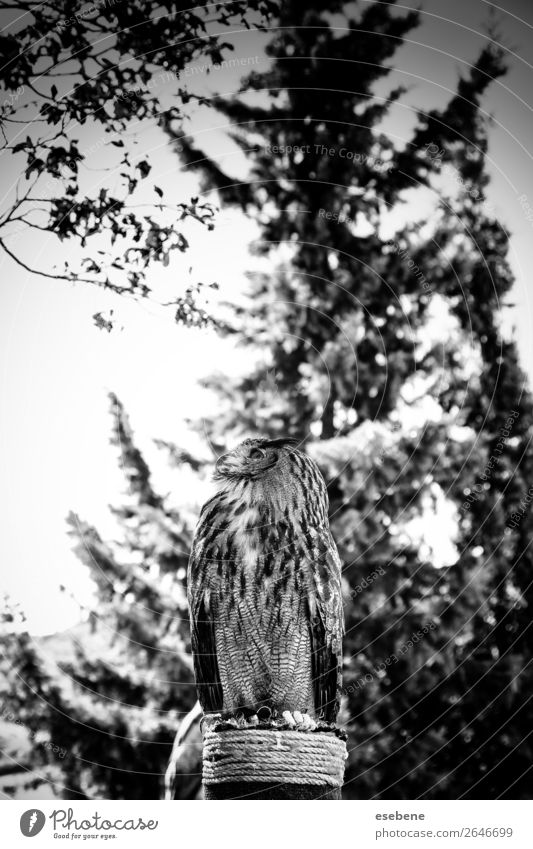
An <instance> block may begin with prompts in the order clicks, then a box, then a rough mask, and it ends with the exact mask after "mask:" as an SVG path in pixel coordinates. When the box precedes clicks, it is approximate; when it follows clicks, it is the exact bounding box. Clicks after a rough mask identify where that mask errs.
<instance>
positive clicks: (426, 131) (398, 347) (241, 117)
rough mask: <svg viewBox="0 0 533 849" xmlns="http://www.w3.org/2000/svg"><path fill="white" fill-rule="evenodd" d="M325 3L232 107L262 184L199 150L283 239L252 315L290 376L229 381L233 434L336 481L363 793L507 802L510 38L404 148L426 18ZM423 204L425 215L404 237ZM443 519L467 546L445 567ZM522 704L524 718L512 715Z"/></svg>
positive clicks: (356, 769) (227, 434) (513, 722)
mask: <svg viewBox="0 0 533 849" xmlns="http://www.w3.org/2000/svg"><path fill="white" fill-rule="evenodd" d="M306 8H307V11H306V12H305V14H304V16H303V20H302V15H301V9H300V8H299V7H298V6H297V4H296V3H294V2H289V3H285V4H284V5H283V10H282V13H281V20H280V24H281V27H280V30H279V33H278V34H277V35H276V36H275V37H274V38H273V40H272V42H271V43H270V46H269V48H268V54H269V56H270V57H271V58H272V66H271V69H270V70H268V71H266V72H264V73H254V74H252V75H251V76H250V77H249V79H248V80H247V82H246V84H245V87H244V90H243V92H242V94H241V95H240V96H238V97H235V98H231V99H229V100H223V99H222V98H221V99H219V101H218V103H217V106H218V108H219V109H220V111H221V112H222V113H223V114H224V115H225V116H227V117H228V118H229V119H230V120H231V121H232V122H233V126H234V129H233V133H232V134H233V137H234V138H235V140H236V141H237V142H238V144H239V145H240V146H241V147H242V149H243V150H244V151H246V155H247V156H248V158H249V163H250V173H249V179H248V180H247V182H246V183H245V184H244V183H243V184H237V185H236V181H235V179H234V178H233V177H232V175H230V174H225V173H224V172H223V171H222V170H221V169H220V167H219V166H218V165H216V164H215V163H212V162H207V163H206V161H205V157H204V154H203V152H201V151H199V150H197V149H196V148H195V147H194V146H193V145H192V143H190V144H189V146H188V147H187V146H185V148H186V154H187V156H188V160H189V162H190V163H191V165H195V164H196V167H199V168H201V169H202V170H203V172H204V174H205V179H206V187H207V186H209V185H213V184H214V185H216V186H217V188H218V191H219V194H220V197H221V198H222V200H223V201H225V202H226V203H230V204H238V205H240V206H241V207H242V208H243V210H245V211H246V212H247V213H248V214H250V215H253V216H254V217H255V218H256V220H257V221H258V222H259V224H260V225H261V240H260V241H259V242H258V243H257V244H256V245H255V250H256V252H257V253H259V254H261V255H263V256H265V257H267V258H268V259H269V260H270V262H271V264H272V265H273V266H274V267H275V272H274V273H273V274H272V275H267V274H265V273H264V274H261V275H255V276H253V277H252V281H251V290H250V301H249V308H248V309H245V308H242V307H240V308H238V309H236V310H235V327H236V328H237V329H238V332H239V333H241V334H242V337H243V340H244V344H245V345H246V346H248V348H249V350H250V352H251V353H253V352H257V351H258V350H259V351H260V352H261V357H262V360H263V361H265V360H266V362H267V363H268V365H267V369H268V371H267V377H266V378H265V375H264V371H263V367H257V368H252V369H251V370H250V373H249V375H247V376H246V377H245V379H239V380H238V381H236V383H234V384H231V383H229V382H228V381H227V380H225V381H224V382H223V381H221V380H220V379H215V378H214V379H213V380H212V385H213V386H214V387H215V388H217V389H218V391H219V393H220V397H221V402H222V403H223V404H224V405H225V414H223V415H220V414H219V411H217V416H216V418H215V417H213V421H212V422H211V434H210V435H211V438H212V439H213V441H214V443H215V444H216V445H220V446H222V445H223V443H224V441H230V442H231V441H233V440H234V439H237V438H239V437H240V436H242V435H243V434H246V435H250V433H254V432H256V431H257V430H259V431H260V432H262V433H267V434H269V435H273V436H274V435H279V434H280V433H284V434H287V433H288V434H291V435H294V436H297V437H299V438H301V439H302V440H305V445H306V446H307V450H309V452H310V453H312V454H313V456H315V458H316V459H317V460H318V461H319V463H320V464H321V466H322V469H323V471H324V473H325V475H326V477H327V480H328V482H329V491H330V501H331V524H332V529H333V532H334V536H335V538H336V540H337V542H338V545H339V550H340V553H341V557H342V559H343V562H344V575H345V579H346V608H345V613H346V626H347V632H346V639H345V664H346V666H345V694H346V697H347V698H346V702H347V704H346V710H345V720H346V722H347V724H348V730H349V733H350V743H351V753H350V761H349V764H348V769H347V785H346V788H345V791H346V794H347V795H348V796H357V797H363V798H369V797H373V796H381V797H384V798H386V797H391V798H398V797H403V798H415V797H418V796H422V795H426V796H427V797H446V796H449V797H454V796H456V795H461V794H465V795H469V794H471V795H473V796H476V795H478V793H479V795H481V796H482V795H483V793H485V795H493V796H496V795H499V794H505V793H506V792H507V790H506V788H507V787H509V786H510V785H511V784H512V782H514V780H515V778H517V776H518V773H519V772H520V770H521V769H522V771H523V764H524V762H525V761H527V757H528V755H529V751H528V750H527V749H526V750H524V754H522V753H519V752H518V750H516V749H515V750H514V751H513V747H514V746H515V744H516V743H517V742H518V741H519V739H520V738H521V736H524V735H525V726H526V724H527V719H528V718H530V717H531V711H530V710H528V708H527V704H526V701H525V696H524V695H523V693H524V692H525V690H523V686H525V683H527V680H528V676H527V673H524V675H523V676H522V679H521V683H517V680H516V679H515V678H513V675H515V674H516V672H518V671H519V670H520V668H521V667H522V666H523V665H524V664H525V663H527V660H524V658H526V659H527V657H528V656H530V652H529V655H528V653H527V652H526V649H527V648H528V647H529V643H528V640H530V636H529V631H528V627H529V623H528V621H527V620H528V615H529V617H530V609H531V608H530V607H529V609H528V602H529V598H530V593H531V590H530V585H529V583H528V577H527V575H528V572H529V570H528V563H527V556H528V555H527V554H524V552H525V550H526V548H527V544H526V540H527V531H526V527H527V526H528V522H527V521H526V520H524V521H523V522H522V523H521V524H520V526H519V528H518V531H517V532H515V536H514V537H512V538H511V536H510V535H507V536H505V535H504V530H505V520H506V516H508V515H509V513H510V512H512V509H513V507H514V506H515V505H516V503H517V500H518V499H519V498H520V496H522V497H523V494H524V493H525V492H527V486H526V481H527V475H526V472H527V471H528V469H529V465H530V460H527V462H526V464H525V465H524V466H523V468H522V471H520V472H519V473H518V474H515V472H516V470H515V468H514V466H515V464H516V462H517V461H518V459H519V458H521V457H522V454H523V452H524V449H525V448H526V447H527V445H528V440H529V438H530V425H529V421H528V411H530V409H531V401H530V398H529V396H528V395H526V394H525V393H524V392H523V391H522V389H521V387H522V386H523V376H522V375H521V372H520V370H519V367H518V364H517V357H516V351H515V348H514V345H513V344H512V343H511V342H504V341H503V340H502V338H501V332H500V329H499V316H498V312H499V309H500V304H501V300H502V298H503V297H504V296H505V294H506V293H507V292H508V291H509V289H510V286H511V284H512V278H511V275H510V273H509V268H508V265H507V262H506V251H507V242H508V237H507V235H506V234H505V232H504V231H503V230H502V228H501V226H500V225H499V224H498V222H497V221H496V220H494V217H493V216H491V215H489V214H487V212H486V204H484V193H485V189H486V185H487V180H488V178H487V173H486V165H485V157H486V151H487V131H486V121H485V120H484V118H483V113H482V103H483V95H484V93H485V90H486V88H487V86H488V85H489V83H490V81H491V80H492V79H494V78H496V77H498V76H500V75H501V74H502V73H504V71H505V67H504V62H503V58H502V54H501V51H499V50H498V49H496V48H495V47H494V45H493V44H492V43H490V42H488V44H487V46H486V47H485V48H484V49H483V50H482V52H481V54H480V56H479V58H478V60H477V62H476V64H475V65H474V66H473V67H472V69H471V70H470V72H469V73H468V74H466V75H465V76H464V77H462V78H461V79H460V81H459V84H458V88H457V94H456V95H455V96H454V97H452V99H451V100H450V102H449V103H448V104H447V105H446V107H445V108H444V109H443V110H440V111H438V110H435V111H434V112H432V113H431V114H430V115H429V116H426V115H422V114H421V115H420V116H419V120H418V125H417V126H416V127H415V129H414V131H413V135H412V138H411V139H410V140H409V141H408V143H407V144H406V145H405V146H404V147H403V148H402V149H398V148H397V146H395V144H394V143H393V141H392V140H391V139H390V138H388V137H387V136H386V135H385V134H384V133H383V132H380V123H381V121H382V120H383V119H384V118H385V117H386V115H387V114H388V111H389V110H390V107H391V104H393V103H394V102H395V101H397V100H399V99H401V97H402V94H403V92H402V90H401V89H399V88H397V89H393V90H392V91H390V93H389V95H388V97H387V98H386V99H383V98H380V97H377V96H375V95H374V89H375V85H376V83H377V82H378V81H379V82H381V83H382V82H383V81H384V80H385V79H386V77H387V74H388V73H389V64H388V63H389V60H390V59H391V58H392V57H393V56H394V54H395V52H396V50H397V49H398V48H399V46H400V45H401V43H402V39H403V38H404V37H405V35H406V34H407V33H409V32H410V31H411V30H412V29H413V28H414V27H415V26H416V24H417V21H418V17H417V15H416V13H414V12H413V13H408V14H404V13H399V11H398V10H396V9H394V4H393V3H387V4H383V3H380V4H374V5H368V6H367V5H366V4H365V7H364V8H363V9H362V11H361V14H360V15H359V17H358V18H357V20H353V19H348V18H346V22H345V26H344V27H343V26H342V24H340V23H339V21H340V17H336V18H335V28H334V27H333V26H332V25H330V24H331V17H330V16H329V15H327V14H326V12H325V10H324V9H323V4H311V6H309V4H308V5H307V7H306ZM347 8H348V7H345V6H344V5H343V4H341V3H336V4H330V8H329V10H328V11H330V12H333V13H336V14H337V15H339V16H340V13H342V12H345V13H346V9H347ZM257 92H262V93H263V94H262V101H261V102H263V101H264V100H265V98H266V99H267V103H266V105H261V106H260V105H257V104H258V102H260V101H259V100H258V98H257V96H255V95H256V93H257ZM265 92H266V95H265V94H264V93H265ZM443 161H445V162H446V163H447V165H448V166H451V167H452V168H453V169H454V170H453V173H455V174H456V175H457V179H456V180H452V181H451V186H450V185H449V183H450V181H449V179H448V184H447V183H446V180H444V184H443V173H442V172H443V168H442V162H443ZM413 186H427V187H430V188H434V190H435V191H436V192H440V193H444V202H443V203H442V204H440V205H436V206H437V209H436V211H435V214H434V216H433V217H432V218H431V219H430V220H429V221H428V220H424V221H421V220H417V219H416V217H415V216H414V214H413V213H412V211H411V209H410V208H409V206H408V205H407V201H406V194H405V190H406V189H408V188H411V187H413ZM400 204H403V205H404V208H405V209H406V213H405V216H404V217H406V218H409V216H411V218H410V219H409V221H408V223H407V224H405V225H404V226H401V227H398V226H396V229H395V230H394V229H392V225H391V223H390V222H391V221H393V220H394V219H393V217H392V216H391V215H390V213H391V212H395V210H396V209H397V208H398V207H399V206H400ZM396 220H397V219H396ZM515 414H516V415H515ZM204 424H205V422H204ZM509 428H512V436H511V438H510V439H508V440H507V442H506V446H507V447H506V449H505V456H504V452H503V451H502V452H500V453H501V459H500V453H497V454H496V457H497V458H498V459H497V462H495V463H493V465H494V469H493V470H490V475H489V477H490V482H489V486H488V487H487V486H484V487H483V492H484V495H483V498H480V499H479V500H478V501H475V502H472V503H471V502H470V501H469V495H470V493H472V492H477V491H478V490H479V487H478V486H477V483H478V482H479V481H480V479H481V480H482V481H483V482H484V483H486V478H481V475H483V474H484V473H485V470H486V467H487V464H488V463H489V462H490V458H491V457H493V456H495V452H498V450H499V449H498V447H497V446H498V445H500V442H501V438H502V436H501V430H502V429H503V430H504V431H505V430H508V429H509ZM500 447H501V446H500ZM504 492H505V493H509V495H508V496H507V498H508V501H504V498H503V494H504ZM465 502H467V503H468V504H469V507H468V508H466V507H465V506H464V505H465ZM515 512H516V510H515ZM444 514H446V516H448V519H447V520H446V519H443V518H442V517H443V515H444ZM431 521H433V522H437V523H439V522H440V523H441V524H442V523H444V522H445V521H447V522H448V535H452V533H453V528H454V527H455V528H456V532H455V539H454V542H455V549H453V547H452V551H451V552H450V553H448V554H446V555H445V556H441V562H439V561H438V559H437V555H438V552H439V548H440V547H442V540H439V539H438V538H437V539H432V537H431V535H428V533H426V526H427V525H428V524H429V523H430V522H431ZM444 527H445V528H446V525H444ZM511 540H512V541H511ZM517 557H518V558H519V562H518V563H517V562H516V558H517ZM437 566H441V567H443V568H436V567H437ZM507 650H508V651H507ZM522 682H523V683H522ZM493 699H495V701H494V704H493V702H492V701H491V700H493ZM483 705H491V706H492V707H490V708H488V709H487V711H484V710H481V706H483ZM510 706H512V707H516V709H517V711H518V713H517V714H516V715H515V716H514V717H512V718H511V719H508V718H507V719H504V717H507V713H506V711H507V710H508V708H509V707H510ZM492 708H494V710H493V712H492V713H491V710H492ZM480 710H481V712H480ZM502 723H503V725H502ZM505 756H507V758H506V762H505V763H502V764H501V766H500V765H499V763H500V760H501V759H502V758H503V757H505ZM496 764H498V766H497V768H496V769H494V767H495V765H496ZM483 774H486V775H487V780H486V781H485V780H482V781H481V783H479V779H480V777H481V776H483ZM489 775H490V778H489V777H488V776H489ZM524 781H525V777H523V778H518V785H514V788H513V790H512V791H510V792H511V794H512V793H513V792H518V793H523V794H525V793H526V790H525V785H524Z"/></svg>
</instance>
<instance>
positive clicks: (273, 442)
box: [263, 436, 298, 448]
mask: <svg viewBox="0 0 533 849" xmlns="http://www.w3.org/2000/svg"><path fill="white" fill-rule="evenodd" d="M284 445H298V439H294V437H293V436H280V437H279V438H278V439H267V440H266V442H264V443H263V447H265V448H283V446H284Z"/></svg>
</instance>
